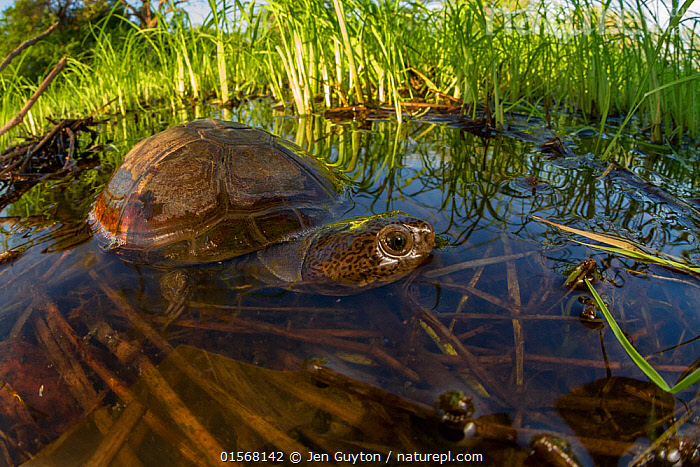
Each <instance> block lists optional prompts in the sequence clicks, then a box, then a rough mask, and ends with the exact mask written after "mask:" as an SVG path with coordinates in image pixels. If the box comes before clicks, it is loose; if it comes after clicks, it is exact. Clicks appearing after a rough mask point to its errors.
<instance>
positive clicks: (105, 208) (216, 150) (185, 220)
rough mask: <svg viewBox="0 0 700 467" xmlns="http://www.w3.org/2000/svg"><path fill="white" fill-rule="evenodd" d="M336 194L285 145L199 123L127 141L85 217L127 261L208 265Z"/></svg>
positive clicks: (297, 228)
mask: <svg viewBox="0 0 700 467" xmlns="http://www.w3.org/2000/svg"><path fill="white" fill-rule="evenodd" d="M343 194H344V188H343V184H342V183H341V180H340V179H339V178H338V177H337V176H336V175H335V174H334V173H333V172H331V171H330V170H329V169H328V168H327V167H326V166H325V165H323V164H322V163H321V162H319V161H318V160H316V159H315V158H313V157H312V156H310V155H309V154H307V153H306V152H305V151H304V150H303V149H301V148H299V147H298V146H296V145H294V144H293V143H291V142H289V141H287V140H284V139H282V138H279V137H277V136H274V135H272V134H270V133H268V132H266V131H263V130H259V129H254V128H251V127H248V126H246V125H242V124H240V123H233V122H225V121H220V120H198V121H194V122H190V123H185V124H182V125H177V126H173V127H171V128H168V129H167V130H164V131H162V132H161V133H158V134H156V135H154V136H151V137H150V138H147V139H145V140H143V141H141V142H140V143H138V144H137V145H136V146H134V148H133V149H132V150H131V151H130V152H129V153H128V154H127V155H126V156H125V157H124V160H123V161H122V164H121V165H120V166H119V168H118V169H117V171H116V172H115V173H114V175H113V176H112V178H111V179H110V181H109V182H108V184H107V186H106V187H105V189H104V191H103V192H102V194H101V195H100V196H99V198H98V199H97V201H96V202H95V204H94V206H93V209H92V211H91V213H90V218H89V221H90V223H91V226H92V229H93V232H94V234H95V238H96V239H97V241H98V242H99V243H100V244H101V245H102V246H103V247H105V248H114V249H117V250H118V251H120V252H122V253H126V254H127V255H128V257H129V258H130V259H132V260H133V261H137V262H158V261H162V260H165V261H172V262H179V263H200V262H210V261H218V260H223V259H227V258H231V257H235V256H238V255H243V254H246V253H250V252H252V251H256V250H259V249H262V248H265V247H267V246H269V245H272V244H275V243H279V242H281V241H284V240H285V239H287V238H289V237H290V236H293V235H294V234H298V233H301V232H303V231H305V230H308V229H313V228H315V227H318V226H319V225H321V224H322V223H325V222H327V221H328V220H329V219H332V218H333V217H334V213H335V211H336V209H337V208H338V207H339V205H340V204H342V202H343V200H344V196H343Z"/></svg>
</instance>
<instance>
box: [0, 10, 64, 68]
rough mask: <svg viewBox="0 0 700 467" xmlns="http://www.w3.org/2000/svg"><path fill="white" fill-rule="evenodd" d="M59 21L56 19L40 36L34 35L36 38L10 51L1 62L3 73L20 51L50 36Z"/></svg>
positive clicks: (0, 66)
mask: <svg viewBox="0 0 700 467" xmlns="http://www.w3.org/2000/svg"><path fill="white" fill-rule="evenodd" d="M58 23H59V22H58V21H56V22H55V23H53V25H51V27H50V28H49V29H47V30H46V31H44V32H42V33H41V34H39V35H38V36H36V37H34V38H32V39H28V40H26V41H24V42H22V43H21V44H20V45H19V46H18V47H17V48H16V49H15V50H13V51H12V52H10V54H9V55H8V56H7V57H6V58H5V60H3V62H2V63H0V73H2V70H4V69H5V67H6V66H7V65H9V64H10V62H11V61H12V60H13V59H14V58H15V57H16V56H17V55H19V54H20V53H22V51H23V50H24V49H26V48H27V47H31V46H33V45H34V44H36V43H37V42H39V41H40V40H42V39H43V38H44V37H46V36H48V35H49V34H51V33H52V32H53V30H54V29H56V28H57V27H58Z"/></svg>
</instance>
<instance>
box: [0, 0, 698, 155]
mask: <svg viewBox="0 0 700 467" xmlns="http://www.w3.org/2000/svg"><path fill="white" fill-rule="evenodd" d="M690 3H692V2H691V1H690V0H689V1H687V2H686V3H685V4H684V5H679V4H678V3H677V2H674V3H673V5H672V6H671V8H672V11H671V13H672V15H671V22H670V25H669V26H668V27H667V28H666V29H664V28H663V25H661V24H660V23H659V22H658V21H655V20H651V19H650V18H652V17H653V15H652V14H651V13H650V11H649V8H648V7H647V5H645V4H644V3H641V2H637V3H636V4H633V5H627V4H623V3H620V4H618V5H616V6H615V8H613V7H612V6H611V7H609V8H608V9H606V10H604V9H602V7H601V6H600V5H598V4H594V3H591V2H588V1H573V2H569V3H568V4H567V5H565V6H564V7H553V6H551V5H549V4H548V3H546V2H539V3H528V4H527V6H526V7H524V8H519V7H517V6H516V7H509V8H506V7H501V8H496V7H492V6H489V5H487V4H486V3H485V2H483V1H475V2H462V1H460V2H444V3H443V4H442V5H440V6H436V7H434V8H429V7H428V6H427V5H426V4H425V3H423V2H420V1H415V0H414V1H401V2H399V1H391V0H382V1H379V2H377V1H371V0H332V1H330V2H326V1H323V0H301V1H289V0H272V1H270V2H265V3H264V4H263V3H256V2H240V1H238V0H235V1H226V0H222V1H219V2H217V1H216V0H210V2H209V6H210V9H211V11H210V13H209V15H208V17H207V18H206V19H205V21H204V23H203V24H202V25H196V24H193V23H192V21H191V19H190V17H189V16H188V14H187V12H186V11H185V10H183V9H178V8H176V7H174V6H172V5H171V8H170V9H171V10H173V12H171V13H169V14H167V15H161V16H158V22H157V24H156V26H155V27H153V28H141V27H140V25H139V24H137V23H134V22H131V21H130V19H129V18H128V17H127V16H124V13H125V10H124V8H123V7H119V6H118V5H120V4H117V6H115V7H114V8H113V9H112V11H111V12H110V13H108V14H107V15H106V16H105V17H104V18H102V19H101V20H100V21H99V22H97V23H96V24H94V25H93V26H91V27H90V28H89V31H87V33H86V37H85V38H83V41H84V43H85V44H89V45H90V47H88V48H87V49H86V50H85V52H84V53H82V54H81V55H78V56H75V55H73V56H72V58H69V60H68V65H67V66H66V69H65V70H64V71H63V72H62V74H61V76H60V77H59V78H58V79H57V80H56V81H55V82H54V83H53V85H52V87H51V88H50V89H49V90H48V91H47V92H46V93H45V94H44V95H43V96H42V98H41V99H40V100H39V102H37V104H36V105H35V106H34V108H33V109H32V111H31V112H30V113H29V114H28V115H27V117H26V118H25V121H24V130H25V131H29V132H33V133H36V132H37V131H38V127H40V126H42V125H44V124H45V123H44V122H45V119H46V118H47V117H53V118H59V117H76V116H80V117H81V116H85V115H86V114H89V113H91V112H94V111H96V110H97V109H102V108H103V107H105V106H106V107H105V108H106V109H107V110H106V111H107V112H110V113H120V114H124V113H126V112H128V111H130V110H138V109H143V108H145V107H149V106H162V105H168V106H170V107H172V108H178V107H182V105H183V103H187V102H192V101H213V100H216V101H218V102H219V103H220V104H223V105H235V103H236V102H238V100H240V99H243V98H246V97H250V96H252V95H260V94H264V95H271V96H272V97H273V98H274V99H275V100H276V101H280V102H286V103H290V102H291V103H293V106H294V109H295V111H296V112H297V113H299V114H307V113H313V112H316V111H319V110H321V109H324V108H329V107H334V106H346V105H357V104H368V105H370V104H372V105H377V104H380V105H381V104H388V105H390V106H392V107H394V108H395V109H397V110H396V115H397V118H398V119H399V120H401V119H402V113H401V111H399V110H398V109H400V108H401V105H402V103H403V102H407V101H411V100H413V101H415V100H418V101H422V102H427V103H438V102H439V103H449V104H457V105H462V106H463V109H464V112H465V113H466V114H467V116H469V117H477V116H478V117H480V116H482V115H486V116H487V117H489V118H491V117H493V118H494V119H495V121H496V123H498V124H503V122H504V115H505V114H506V112H508V111H513V110H517V111H520V112H525V113H530V114H535V115H539V116H541V117H544V118H548V117H549V111H550V110H552V109H555V110H565V111H571V112H575V113H578V114H580V115H582V116H583V117H584V118H586V119H588V120H589V121H591V122H593V123H595V124H598V123H601V122H603V123H605V122H606V121H607V120H608V119H609V118H610V117H619V118H625V117H632V116H633V115H634V116H636V117H637V118H638V123H639V124H640V126H641V127H642V128H645V129H646V130H648V131H649V134H650V138H651V139H652V140H653V141H662V140H664V139H668V140H671V141H674V142H679V141H681V140H682V138H684V137H690V138H692V139H695V138H698V136H700V104H699V102H700V99H699V97H700V83H699V82H698V80H697V78H698V76H700V74H699V73H698V69H699V68H700V63H699V62H700V58H699V57H700V53H698V39H699V37H698V34H697V25H698V19H697V18H688V17H687V15H686V17H685V18H683V15H682V13H683V12H685V8H686V7H687V6H688V5H689V4H690ZM555 8H556V9H555ZM673 13H677V14H673ZM119 22H120V24H121V25H120V26H119V25H117V26H115V24H116V23H119ZM17 66H18V67H19V65H17ZM10 68H11V67H10ZM36 81H37V82H34V81H33V80H30V79H28V78H27V77H24V76H22V75H21V74H19V73H18V72H17V68H15V71H14V72H13V71H11V70H10V69H9V68H8V70H6V71H5V72H4V73H3V74H2V75H0V90H1V91H0V92H2V96H3V97H2V101H1V102H0V106H1V107H0V120H2V121H7V120H9V119H10V118H11V117H12V116H13V115H15V114H16V113H17V111H18V110H19V109H20V108H21V107H22V105H23V104H24V103H25V102H26V100H27V99H28V98H29V96H30V95H31V94H32V92H33V91H34V90H35V89H36V87H37V86H38V82H39V81H40V77H39V78H38V79H37V80H36ZM110 102H111V103H110ZM406 110H407V109H406V108H404V112H405V111H406ZM404 116H405V114H404ZM624 122H625V124H626V123H627V120H625V121H624ZM6 142H7V141H5V143H6Z"/></svg>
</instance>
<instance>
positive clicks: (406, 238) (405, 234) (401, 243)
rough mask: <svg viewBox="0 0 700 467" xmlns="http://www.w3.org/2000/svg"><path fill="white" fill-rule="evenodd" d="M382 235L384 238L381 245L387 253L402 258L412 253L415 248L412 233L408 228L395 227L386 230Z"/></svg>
mask: <svg viewBox="0 0 700 467" xmlns="http://www.w3.org/2000/svg"><path fill="white" fill-rule="evenodd" d="M382 234H383V235H382ZM380 235H381V237H382V238H381V245H382V247H383V250H384V251H385V252H386V253H388V254H390V255H394V256H401V255H405V254H406V253H408V252H409V251H411V247H412V246H413V245H412V243H413V242H412V241H411V239H412V237H411V232H410V231H409V230H408V229H407V228H406V227H404V226H402V225H394V226H391V227H388V228H386V229H385V230H384V232H381V233H380Z"/></svg>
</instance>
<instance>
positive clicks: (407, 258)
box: [301, 211, 435, 295]
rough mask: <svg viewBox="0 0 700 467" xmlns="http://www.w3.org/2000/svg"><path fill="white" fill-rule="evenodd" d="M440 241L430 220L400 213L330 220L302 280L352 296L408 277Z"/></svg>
mask: <svg viewBox="0 0 700 467" xmlns="http://www.w3.org/2000/svg"><path fill="white" fill-rule="evenodd" d="M434 244H435V231H434V230H433V227H432V226H431V225H430V224H429V223H427V222H426V221H424V220H422V219H418V218H416V217H412V216H409V215H407V214H405V213H403V212H400V211H392V212H387V213H384V214H379V215H376V216H371V217H365V218H361V219H352V220H346V221H342V222H337V223H334V224H329V225H326V226H324V227H322V228H321V229H319V230H318V231H317V232H316V233H315V235H314V238H313V240H312V241H311V244H310V245H309V249H308V250H307V252H306V256H305V259H304V264H303V266H302V272H301V278H302V281H303V283H304V284H305V285H307V286H310V287H311V288H313V289H315V290H317V291H319V292H321V293H326V294H330V295H347V294H352V293H355V292H359V291H361V290H364V289H369V288H372V287H377V286H380V285H383V284H387V283H389V282H394V281H396V280H398V279H400V278H402V277H404V276H406V275H407V274H408V273H410V272H411V271H413V270H414V269H416V268H417V267H419V266H421V265H423V264H424V263H426V262H427V261H428V260H429V259H430V257H431V251H432V249H433V246H434Z"/></svg>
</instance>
